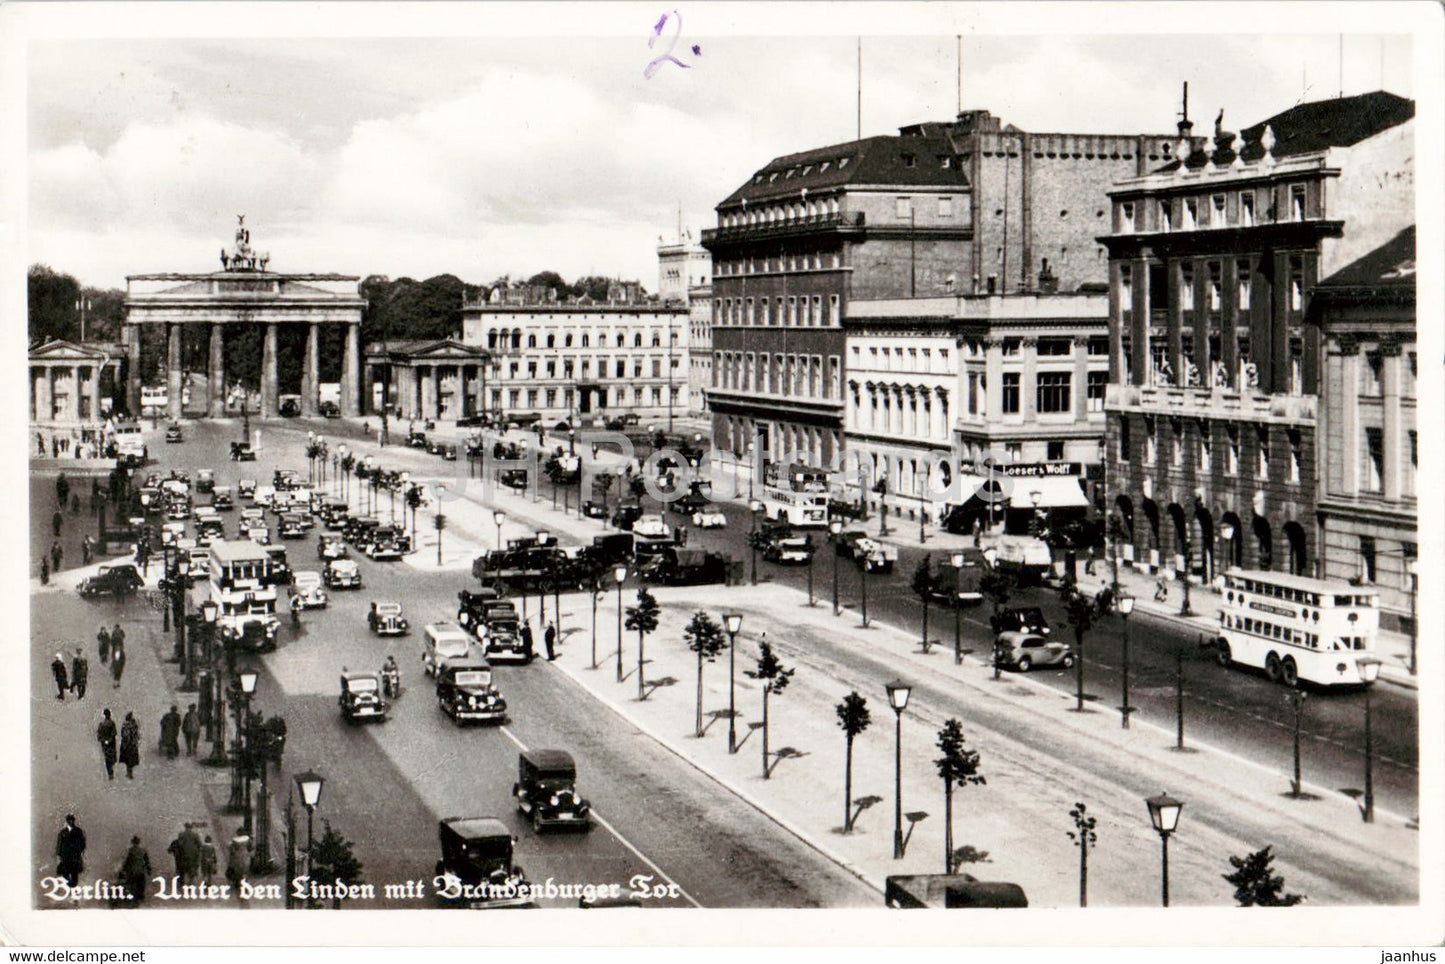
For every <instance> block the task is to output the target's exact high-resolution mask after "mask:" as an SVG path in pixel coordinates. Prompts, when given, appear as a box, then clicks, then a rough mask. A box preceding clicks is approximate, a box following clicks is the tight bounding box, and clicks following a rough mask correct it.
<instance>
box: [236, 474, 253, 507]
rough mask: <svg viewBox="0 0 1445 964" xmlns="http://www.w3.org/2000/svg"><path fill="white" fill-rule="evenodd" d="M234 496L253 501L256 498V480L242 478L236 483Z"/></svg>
mask: <svg viewBox="0 0 1445 964" xmlns="http://www.w3.org/2000/svg"><path fill="white" fill-rule="evenodd" d="M236 497H237V498H240V499H245V500H246V501H248V502H253V501H255V499H256V480H255V479H242V480H241V481H239V482H237V483H236Z"/></svg>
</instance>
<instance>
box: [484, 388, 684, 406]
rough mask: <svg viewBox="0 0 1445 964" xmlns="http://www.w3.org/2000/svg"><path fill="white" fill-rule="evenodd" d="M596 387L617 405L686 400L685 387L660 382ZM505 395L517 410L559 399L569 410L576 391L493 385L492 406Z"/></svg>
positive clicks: (552, 403)
mask: <svg viewBox="0 0 1445 964" xmlns="http://www.w3.org/2000/svg"><path fill="white" fill-rule="evenodd" d="M597 391H598V393H599V395H600V396H601V397H600V398H598V399H597V403H598V405H600V406H603V407H605V406H606V405H607V404H608V402H607V399H608V398H609V397H610V398H611V400H612V401H611V404H612V405H613V406H614V407H617V408H621V407H623V406H626V405H634V406H640V405H646V404H651V406H652V407H653V408H658V407H660V406H663V405H666V404H668V400H669V399H671V400H672V402H673V403H679V404H680V403H683V402H684V401H685V399H684V398H683V390H682V389H681V388H680V387H679V388H673V387H671V386H659V387H654V388H642V387H638V386H617V387H615V388H613V389H611V391H610V392H609V391H608V390H607V389H605V388H603V389H598V390H597ZM504 398H505V399H506V401H507V404H508V406H509V407H510V408H511V409H512V410H514V411H518V410H523V409H535V408H537V407H538V406H539V405H541V406H543V407H545V408H557V407H558V402H559V400H560V402H561V406H560V407H562V408H565V409H569V410H570V409H572V408H573V407H574V402H575V399H576V392H575V391H574V390H573V389H570V388H564V389H556V388H547V389H538V388H526V389H522V388H512V389H507V390H506V391H505V392H504V391H503V390H501V389H493V390H492V408H493V410H498V411H499V410H501V409H502V401H503V399H504Z"/></svg>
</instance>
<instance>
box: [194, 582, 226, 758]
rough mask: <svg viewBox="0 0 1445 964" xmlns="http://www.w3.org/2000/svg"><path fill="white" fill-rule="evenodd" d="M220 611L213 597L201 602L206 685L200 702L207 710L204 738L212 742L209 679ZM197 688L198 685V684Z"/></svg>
mask: <svg viewBox="0 0 1445 964" xmlns="http://www.w3.org/2000/svg"><path fill="white" fill-rule="evenodd" d="M220 612H221V607H220V606H218V605H217V604H216V601H215V600H214V599H207V600H206V601H205V602H203V603H201V627H202V629H203V631H204V632H205V637H204V640H203V643H204V649H203V653H204V656H203V657H202V659H203V660H204V662H205V664H206V672H205V680H206V685H205V687H204V688H203V689H202V693H201V698H200V704H201V706H202V707H203V708H204V709H205V710H206V711H207V712H205V713H204V714H203V715H204V716H205V718H206V739H208V740H211V741H212V742H214V741H215V739H216V724H215V715H214V713H213V712H210V711H211V709H212V707H211V706H210V705H209V704H210V701H211V699H212V694H213V692H214V691H213V689H212V686H211V680H212V678H214V676H215V673H216V657H215V643H216V617H217V616H219V615H220ZM198 688H200V687H199V686H198Z"/></svg>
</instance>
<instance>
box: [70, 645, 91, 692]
mask: <svg viewBox="0 0 1445 964" xmlns="http://www.w3.org/2000/svg"><path fill="white" fill-rule="evenodd" d="M89 680H90V662H89V661H88V660H87V659H86V658H85V654H84V653H83V652H81V650H80V647H79V646H77V647H75V657H74V658H73V659H72V660H71V661H70V691H71V692H72V693H74V694H75V698H76V699H78V700H83V699H85V684H86V683H87V682H88V681H89Z"/></svg>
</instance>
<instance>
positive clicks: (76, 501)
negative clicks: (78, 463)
mask: <svg viewBox="0 0 1445 964" xmlns="http://www.w3.org/2000/svg"><path fill="white" fill-rule="evenodd" d="M78 457H79V456H77V458H78ZM70 514H71V515H80V496H78V495H72V496H71V497H70Z"/></svg>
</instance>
